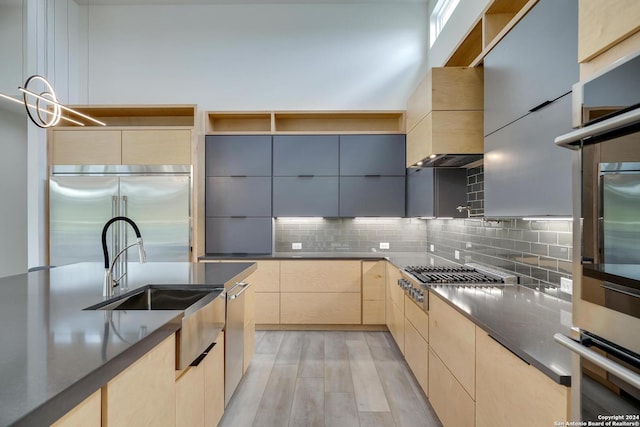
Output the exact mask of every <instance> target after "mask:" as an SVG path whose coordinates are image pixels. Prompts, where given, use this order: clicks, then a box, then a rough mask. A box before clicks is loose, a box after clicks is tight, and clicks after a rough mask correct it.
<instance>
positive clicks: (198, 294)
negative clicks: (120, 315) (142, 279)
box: [97, 286, 221, 310]
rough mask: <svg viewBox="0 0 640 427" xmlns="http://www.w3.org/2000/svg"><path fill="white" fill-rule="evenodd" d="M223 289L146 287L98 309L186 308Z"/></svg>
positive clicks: (217, 293) (216, 294)
mask: <svg viewBox="0 0 640 427" xmlns="http://www.w3.org/2000/svg"><path fill="white" fill-rule="evenodd" d="M220 291H221V290H218V289H213V290H207V289H183V288H182V289H181V288H169V287H152V286H149V287H145V288H143V289H141V290H140V291H139V292H137V293H134V294H130V295H129V296H124V297H120V298H118V299H117V300H115V301H112V302H110V301H111V300H110V301H107V303H106V304H105V305H102V306H100V307H98V308H97V309H98V310H186V309H188V308H189V307H191V306H192V305H194V304H196V303H197V302H198V301H200V300H201V299H202V298H204V297H206V296H207V295H209V294H211V293H212V292H214V293H215V296H218V295H219V294H220Z"/></svg>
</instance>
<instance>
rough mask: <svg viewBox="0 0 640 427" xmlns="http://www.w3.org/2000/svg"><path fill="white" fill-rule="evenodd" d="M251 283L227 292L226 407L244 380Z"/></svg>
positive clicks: (234, 287)
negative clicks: (246, 314) (246, 295)
mask: <svg viewBox="0 0 640 427" xmlns="http://www.w3.org/2000/svg"><path fill="white" fill-rule="evenodd" d="M250 286H251V285H250V284H249V283H244V282H238V283H236V284H234V285H233V286H232V287H231V288H230V289H229V290H228V291H227V308H226V325H225V334H224V340H225V343H224V356H225V357H224V362H225V363H224V406H225V407H226V406H227V404H228V403H229V400H231V396H233V392H234V391H235V390H236V387H237V386H238V383H240V380H241V379H242V363H243V356H244V300H245V298H244V293H245V291H246V290H247V289H249V287H250Z"/></svg>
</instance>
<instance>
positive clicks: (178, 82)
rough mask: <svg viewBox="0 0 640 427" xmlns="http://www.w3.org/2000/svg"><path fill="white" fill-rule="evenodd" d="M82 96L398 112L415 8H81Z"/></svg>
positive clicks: (418, 72) (416, 56)
mask: <svg viewBox="0 0 640 427" xmlns="http://www.w3.org/2000/svg"><path fill="white" fill-rule="evenodd" d="M87 7H88V8H89V12H88V24H87V28H88V45H89V46H88V52H89V53H88V64H89V65H88V75H89V81H88V97H87V99H88V102H89V103H93V104H110V103H123V104H128V103H133V104H144V103H196V104H198V105H199V107H200V108H201V109H204V110H213V109H223V110H269V109H404V108H405V107H406V101H407V98H408V96H409V93H410V92H411V90H412V89H413V87H414V86H415V84H416V83H417V81H418V80H419V79H420V78H421V77H422V75H424V73H425V72H426V57H425V56H426V52H427V49H428V45H427V30H428V25H427V21H428V20H427V5H426V4H425V3H387V4H371V3H369V4H317V3H316V4H304V5H292V4H268V5H184V6H170V5H158V6H87Z"/></svg>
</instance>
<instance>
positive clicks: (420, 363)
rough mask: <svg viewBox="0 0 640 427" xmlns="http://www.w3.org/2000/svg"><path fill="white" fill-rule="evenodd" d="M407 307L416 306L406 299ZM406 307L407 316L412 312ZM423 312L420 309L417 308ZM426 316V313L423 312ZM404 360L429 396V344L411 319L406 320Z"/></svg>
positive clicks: (406, 318)
mask: <svg viewBox="0 0 640 427" xmlns="http://www.w3.org/2000/svg"><path fill="white" fill-rule="evenodd" d="M405 298H406V303H405V304H406V305H407V306H408V307H409V306H415V303H414V302H413V301H412V300H411V299H409V298H408V297H406V296H405ZM408 307H405V315H407V314H408V313H409V312H410V310H407V308H408ZM416 308H417V309H418V310H421V309H420V308H419V307H416ZM422 313H423V314H424V315H425V319H424V320H425V321H426V320H427V319H426V313H424V311H423V312H422ZM404 358H405V359H406V361H407V364H408V365H409V368H411V371H412V372H413V375H415V377H416V380H418V384H420V387H422V390H423V391H424V393H425V394H426V395H427V396H428V395H429V343H428V342H427V341H426V340H425V338H424V337H423V336H422V334H421V333H420V332H418V329H417V328H416V327H415V326H414V325H413V323H412V322H411V320H410V319H409V317H405V318H404Z"/></svg>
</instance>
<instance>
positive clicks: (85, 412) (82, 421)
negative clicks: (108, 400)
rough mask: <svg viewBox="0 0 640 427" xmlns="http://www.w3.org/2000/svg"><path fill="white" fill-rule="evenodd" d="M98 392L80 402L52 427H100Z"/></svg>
mask: <svg viewBox="0 0 640 427" xmlns="http://www.w3.org/2000/svg"><path fill="white" fill-rule="evenodd" d="M101 396H102V395H101V392H100V390H98V391H96V392H95V393H93V394H92V395H91V396H89V397H87V398H86V399H85V400H83V401H82V402H80V403H79V404H78V405H77V406H76V407H75V408H73V409H72V410H71V411H69V412H67V413H66V414H65V415H64V416H63V417H62V418H60V419H59V420H58V421H56V422H55V423H53V424H51V426H52V427H100V426H101V422H102V416H101V411H102V399H101Z"/></svg>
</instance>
